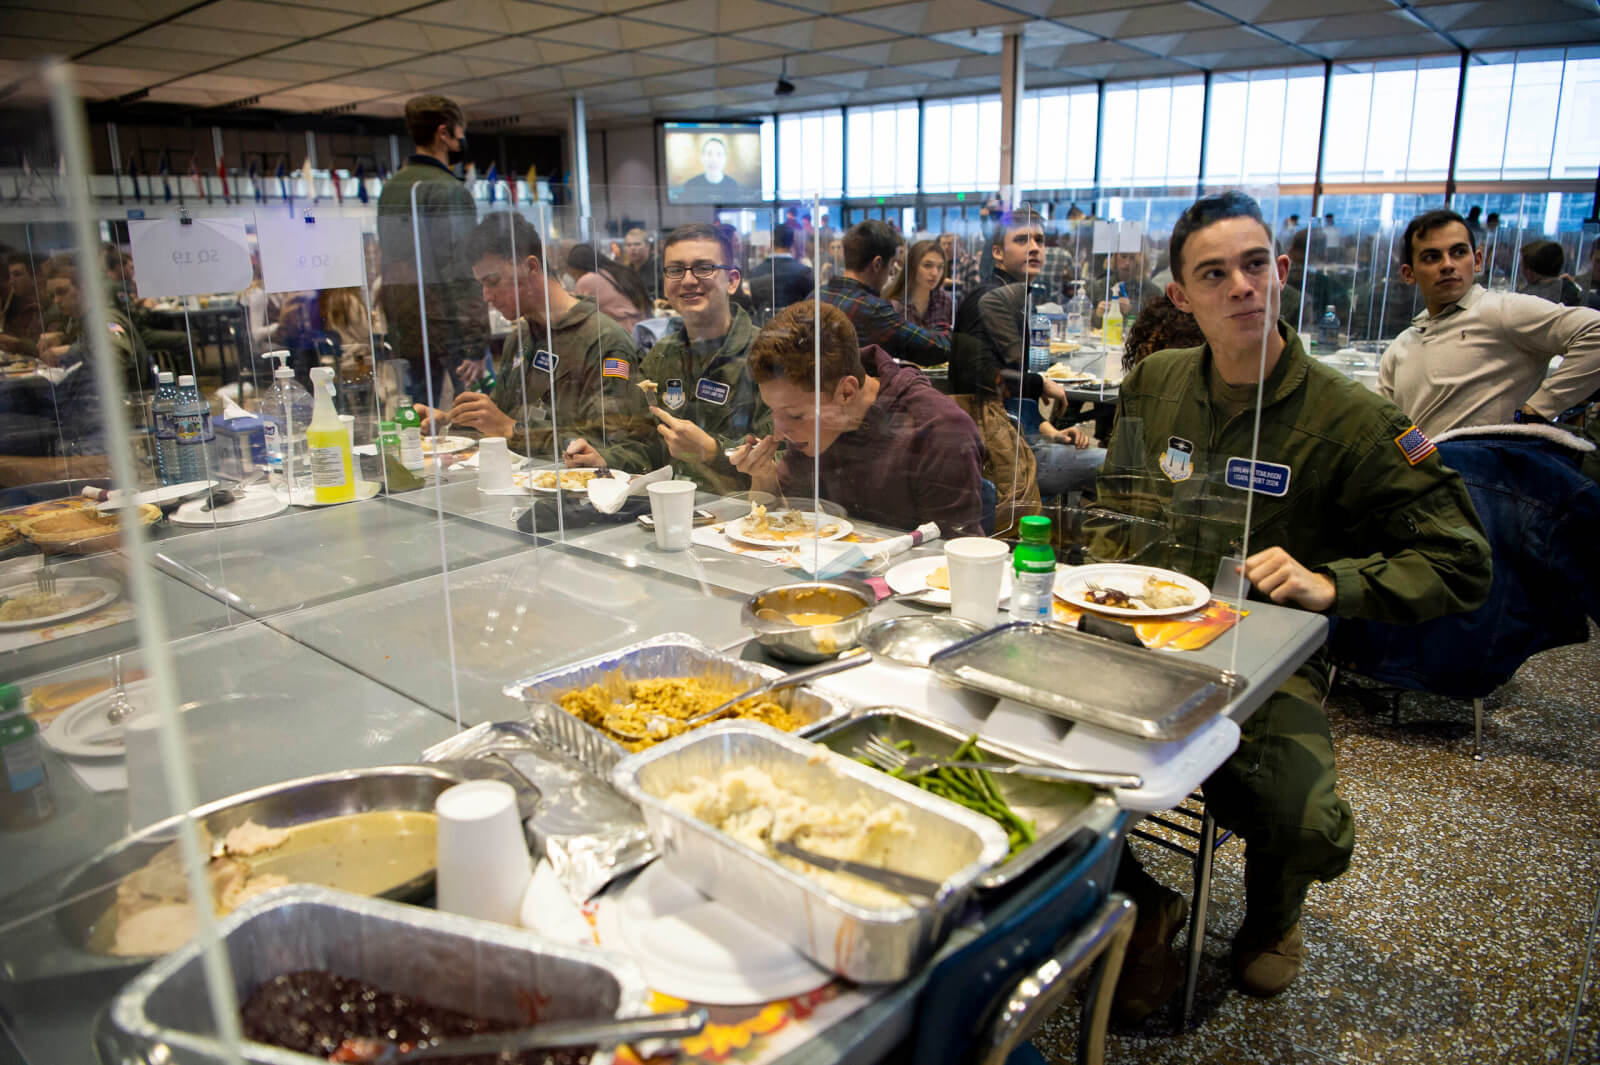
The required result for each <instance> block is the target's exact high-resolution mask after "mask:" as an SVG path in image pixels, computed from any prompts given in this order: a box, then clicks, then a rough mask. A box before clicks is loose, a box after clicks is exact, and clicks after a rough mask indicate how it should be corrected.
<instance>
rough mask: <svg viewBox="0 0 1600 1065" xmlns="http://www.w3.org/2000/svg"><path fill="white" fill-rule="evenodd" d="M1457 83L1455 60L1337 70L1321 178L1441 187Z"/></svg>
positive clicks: (1351, 66)
mask: <svg viewBox="0 0 1600 1065" xmlns="http://www.w3.org/2000/svg"><path fill="white" fill-rule="evenodd" d="M1460 79H1461V61H1460V59H1458V58H1457V57H1455V56H1431V57H1427V58H1424V59H1404V60H1381V61H1379V62H1376V63H1340V64H1338V65H1337V66H1336V67H1335V68H1334V73H1333V82H1332V85H1331V86H1330V88H1329V92H1328V143H1327V150H1326V151H1325V152H1324V153H1323V160H1322V176H1323V180H1325V181H1443V180H1444V179H1445V177H1446V175H1447V174H1448V173H1449V170H1450V138H1451V136H1452V135H1453V133H1454V130H1455V115H1456V87H1457V85H1458V84H1459V82H1460Z"/></svg>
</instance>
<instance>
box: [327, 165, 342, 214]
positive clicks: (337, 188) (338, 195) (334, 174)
mask: <svg viewBox="0 0 1600 1065" xmlns="http://www.w3.org/2000/svg"><path fill="white" fill-rule="evenodd" d="M328 176H329V177H330V178H332V179H333V202H335V203H337V204H339V205H341V206H343V204H344V178H342V177H340V176H339V171H337V170H332V169H330V170H329V171H328Z"/></svg>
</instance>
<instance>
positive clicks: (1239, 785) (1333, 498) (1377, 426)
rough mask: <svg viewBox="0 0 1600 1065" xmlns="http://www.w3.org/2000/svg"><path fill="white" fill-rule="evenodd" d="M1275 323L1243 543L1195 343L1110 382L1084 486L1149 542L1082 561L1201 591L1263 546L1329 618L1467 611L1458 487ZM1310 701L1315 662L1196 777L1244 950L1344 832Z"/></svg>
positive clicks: (1246, 418)
mask: <svg viewBox="0 0 1600 1065" xmlns="http://www.w3.org/2000/svg"><path fill="white" fill-rule="evenodd" d="M1280 329H1281V330H1282V332H1283V336H1284V339H1285V341H1286V346H1285V348H1284V351H1283V355H1282V357H1281V358H1280V359H1279V360H1278V364H1277V366H1275V367H1274V368H1273V371H1272V373H1271V374H1270V375H1269V376H1268V378H1267V381H1266V384H1265V386H1264V389H1263V393H1262V394H1263V400H1262V405H1261V406H1262V409H1261V429H1260V434H1261V435H1260V448H1259V451H1258V452H1257V462H1258V466H1257V473H1256V474H1255V476H1254V483H1255V484H1257V485H1259V486H1260V488H1258V490H1257V491H1256V492H1254V493H1253V511H1252V513H1251V518H1250V526H1251V529H1250V537H1249V544H1248V547H1247V548H1246V547H1245V545H1244V544H1243V538H1244V520H1245V503H1246V499H1247V495H1246V492H1245V491H1244V490H1243V489H1242V488H1236V487H1233V484H1240V485H1243V484H1248V483H1251V477H1250V474H1249V468H1248V465H1247V463H1248V459H1249V456H1250V454H1251V442H1252V436H1253V433H1254V430H1255V406H1256V404H1255V403H1254V401H1252V402H1251V403H1250V404H1249V405H1248V406H1247V408H1246V409H1245V410H1244V411H1243V412H1241V413H1239V414H1237V415H1234V416H1233V417H1231V418H1228V417H1224V415H1223V412H1222V411H1220V410H1219V409H1217V408H1216V407H1215V406H1214V405H1213V403H1212V400H1211V395H1210V388H1209V385H1208V379H1207V378H1208V373H1209V367H1210V362H1211V353H1210V349H1209V348H1208V347H1199V348H1189V349H1184V350H1169V351H1163V352H1158V353H1156V354H1154V355H1151V356H1150V357H1149V358H1147V359H1145V360H1144V361H1142V362H1141V363H1140V364H1139V366H1138V367H1137V368H1135V370H1134V371H1133V372H1132V373H1130V374H1129V375H1128V377H1127V379H1126V380H1125V381H1123V383H1122V395H1121V403H1120V405H1119V407H1118V410H1117V418H1116V423H1115V426H1114V427H1113V430H1112V436H1111V440H1110V442H1109V444H1108V446H1107V452H1106V462H1105V466H1104V467H1103V469H1102V472H1101V475H1100V478H1099V481H1098V482H1097V489H1098V492H1099V498H1100V502H1101V504H1102V505H1104V506H1106V507H1109V508H1110V509H1112V510H1120V511H1124V512H1130V513H1134V514H1136V515H1138V516H1141V517H1144V518H1149V519H1154V520H1156V521H1159V522H1164V523H1165V525H1166V526H1167V532H1166V535H1165V536H1163V537H1154V538H1151V537H1144V538H1141V539H1140V540H1139V541H1138V542H1137V543H1135V542H1134V541H1132V540H1131V539H1130V538H1128V537H1125V536H1123V537H1119V530H1118V529H1116V528H1107V529H1103V530H1101V531H1100V536H1099V537H1098V539H1096V540H1094V541H1092V547H1091V549H1092V551H1093V552H1094V553H1095V554H1096V555H1097V556H1099V557H1102V558H1104V557H1108V556H1111V555H1114V554H1116V553H1117V549H1118V548H1121V549H1123V553H1124V554H1131V553H1132V552H1131V551H1129V550H1128V549H1129V548H1137V549H1142V550H1140V552H1139V556H1138V561H1140V562H1148V563H1151V564H1154V565H1165V566H1170V567H1171V568H1173V569H1177V570H1181V571H1183V572H1185V573H1188V574H1190V575H1191V576H1193V577H1195V578H1196V579H1198V580H1201V581H1203V582H1205V583H1207V584H1209V583H1210V582H1211V581H1212V579H1213V578H1214V577H1215V576H1216V573H1217V567H1218V564H1219V563H1220V561H1221V559H1222V558H1223V557H1224V556H1226V555H1229V554H1237V553H1238V552H1240V551H1241V550H1248V552H1249V553H1250V554H1252V555H1253V554H1256V553H1258V552H1260V551H1264V550H1266V549H1267V548H1269V547H1275V546H1276V547H1281V548H1283V549H1284V550H1285V551H1287V552H1288V553H1289V554H1290V555H1292V556H1293V557H1294V558H1295V560H1296V561H1298V562H1300V563H1301V564H1302V565H1304V566H1306V567H1307V568H1309V569H1311V570H1313V571H1315V572H1318V573H1321V574H1323V575H1325V576H1327V577H1329V578H1330V579H1331V580H1332V581H1333V583H1334V586H1335V589H1336V598H1335V602H1334V605H1333V608H1332V610H1331V611H1330V613H1332V614H1334V615H1336V616H1339V617H1352V618H1371V619H1374V620H1379V621H1388V622H1396V623H1402V624H1404V623H1414V622H1421V621H1425V620H1428V619H1430V618H1434V617H1439V616H1441V615H1445V614H1451V613H1458V612H1461V611H1466V610H1471V609H1473V608H1475V607H1477V606H1478V605H1480V604H1481V603H1482V602H1483V601H1484V600H1485V599H1486V598H1487V596H1488V592H1489V583H1490V561H1489V559H1490V556H1489V546H1488V543H1487V541H1486V540H1485V538H1484V532H1483V526H1482V524H1481V523H1480V522H1479V520H1478V516H1477V512H1476V511H1475V510H1474V509H1473V506H1472V502H1471V500H1470V498H1469V497H1468V495H1467V490H1466V486H1465V484H1464V483H1463V482H1462V480H1461V478H1460V476H1459V475H1457V474H1456V473H1455V471H1453V470H1451V469H1449V468H1448V467H1446V466H1445V465H1444V464H1443V463H1442V462H1441V461H1440V459H1439V456H1438V453H1437V452H1436V451H1434V450H1433V447H1432V445H1431V444H1430V443H1428V441H1427V440H1426V438H1425V437H1423V436H1422V434H1421V433H1420V431H1418V430H1416V429H1415V427H1414V425H1413V424H1412V422H1411V421H1410V420H1409V419H1408V418H1407V417H1406V416H1405V415H1404V414H1403V413H1402V412H1401V411H1400V409H1399V408H1397V407H1395V406H1394V405H1393V404H1391V403H1390V402H1388V401H1387V400H1385V399H1383V398H1382V397H1380V396H1378V395H1377V394H1376V393H1374V392H1371V391H1369V390H1368V389H1366V388H1364V387H1362V386H1361V385H1359V384H1357V383H1355V382H1354V381H1351V380H1349V379H1347V378H1345V377H1343V376H1342V375H1340V374H1338V373H1337V372H1335V371H1333V370H1330V369H1328V368H1327V367H1325V366H1323V365H1321V364H1320V363H1318V362H1316V361H1315V360H1313V359H1310V358H1309V357H1307V355H1306V354H1305V350H1304V348H1303V347H1302V345H1301V343H1300V338H1299V337H1298V336H1297V335H1296V334H1295V332H1294V331H1293V330H1292V329H1290V328H1289V327H1288V326H1287V325H1283V324H1282V323H1280ZM1230 467H1231V468H1232V470H1233V478H1231V480H1232V482H1233V483H1230V477H1229V469H1230ZM1241 474H1243V475H1244V476H1242V477H1241V476H1240V475H1241ZM1140 528H1143V527H1142V526H1141V527H1140ZM1252 596H1253V597H1254V598H1257V599H1260V598H1263V597H1262V596H1261V595H1260V594H1259V593H1256V592H1252ZM1326 690H1327V667H1326V662H1325V660H1324V659H1323V658H1322V656H1321V655H1320V654H1319V655H1318V656H1316V657H1314V658H1313V659H1312V660H1311V661H1310V662H1307V663H1306V664H1305V665H1303V666H1302V667H1301V668H1300V669H1299V670H1298V671H1297V672H1296V673H1295V674H1294V676H1292V677H1291V678H1290V679H1289V680H1288V681H1286V682H1285V683H1284V684H1283V685H1282V686H1280V687H1279V688H1278V690H1277V691H1276V692H1274V693H1273V694H1272V695H1271V696H1270V697H1269V698H1268V699H1267V701H1266V702H1265V703H1264V704H1263V705H1262V706H1261V707H1260V709H1258V710H1257V711H1256V712H1255V713H1254V714H1253V715H1252V716H1251V717H1250V718H1249V719H1248V720H1247V721H1245V722H1244V724H1243V737H1242V739H1241V741H1240V744H1239V749H1238V750H1237V751H1236V752H1235V753H1234V754H1233V756H1232V757H1231V758H1229V760H1228V761H1227V762H1226V763H1224V765H1223V766H1222V767H1221V768H1219V769H1218V770H1217V771H1216V772H1215V773H1214V774H1212V776H1211V777H1210V779H1208V780H1207V781H1206V783H1205V794H1206V802H1207V806H1208V808H1209V809H1210V810H1211V811H1212V813H1213V814H1214V815H1215V816H1216V819H1217V822H1218V823H1219V824H1221V825H1223V826H1224V827H1226V828H1230V829H1232V830H1234V831H1235V832H1237V833H1239V835H1240V836H1242V837H1243V838H1244V839H1245V840H1246V841H1247V843H1248V851H1247V855H1246V870H1245V885H1246V899H1247V912H1246V919H1245V929H1244V930H1242V935H1244V936H1245V937H1247V938H1248V939H1249V940H1252V941H1260V940H1262V939H1266V938H1270V937H1273V936H1275V935H1276V934H1277V933H1279V932H1282V931H1284V930H1285V929H1287V928H1289V927H1290V926H1292V925H1293V924H1294V923H1295V922H1297V921H1298V920H1299V919H1300V908H1301V904H1302V902H1303V901H1304V899H1305V893H1306V890H1307V889H1308V888H1309V887H1310V885H1311V883H1312V881H1314V880H1321V881H1328V880H1331V879H1333V878H1334V877H1336V876H1338V875H1339V874H1340V873H1342V872H1344V870H1345V869H1346V868H1347V867H1348V866H1349V863H1350V855H1351V852H1352V850H1353V848H1354V843H1355V831H1354V823H1353V818H1352V814H1351V810H1350V806H1349V804H1348V803H1347V802H1345V801H1344V800H1343V799H1341V798H1340V797H1339V796H1338V794H1337V793H1336V791H1335V784H1336V774H1335V770H1334V759H1333V744H1332V740H1331V738H1330V737H1329V734H1328V725H1327V720H1326V718H1325V717H1324V716H1323V713H1322V710H1321V708H1320V707H1321V702H1322V699H1323V696H1324V695H1325V694H1326Z"/></svg>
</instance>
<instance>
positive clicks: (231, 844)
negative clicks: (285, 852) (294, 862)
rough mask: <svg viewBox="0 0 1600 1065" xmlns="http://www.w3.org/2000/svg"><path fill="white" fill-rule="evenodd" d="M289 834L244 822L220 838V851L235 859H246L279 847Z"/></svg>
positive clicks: (252, 822) (278, 829)
mask: <svg viewBox="0 0 1600 1065" xmlns="http://www.w3.org/2000/svg"><path fill="white" fill-rule="evenodd" d="M288 838H289V833H288V831H287V830H286V829H282V828H267V827H266V826H264V825H258V824H256V823H255V822H254V821H246V822H245V823H244V824H242V825H236V826H234V827H233V828H232V829H229V831H228V834H227V835H226V836H223V837H222V849H223V850H224V851H225V852H226V853H228V854H231V855H233V856H234V857H235V858H248V857H250V856H251V855H252V854H260V853H261V852H262V851H269V850H271V849H272V848H274V847H281V846H283V843H284V841H285V840H287V839H288Z"/></svg>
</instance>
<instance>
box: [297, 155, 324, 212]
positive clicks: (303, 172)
mask: <svg viewBox="0 0 1600 1065" xmlns="http://www.w3.org/2000/svg"><path fill="white" fill-rule="evenodd" d="M300 176H301V177H302V178H304V179H305V183H306V199H308V200H310V201H311V202H312V203H316V202H317V201H318V200H320V199H321V198H322V197H320V196H318V195H317V178H316V175H314V174H313V173H312V172H311V157H310V156H309V155H308V156H306V161H305V162H304V163H301V164H300Z"/></svg>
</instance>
